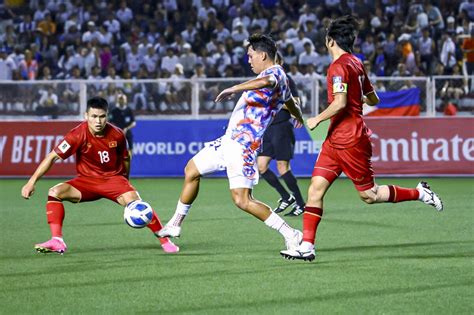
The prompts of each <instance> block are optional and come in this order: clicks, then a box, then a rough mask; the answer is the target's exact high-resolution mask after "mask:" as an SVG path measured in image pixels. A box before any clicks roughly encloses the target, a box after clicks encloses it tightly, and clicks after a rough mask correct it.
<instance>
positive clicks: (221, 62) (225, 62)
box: [212, 42, 232, 77]
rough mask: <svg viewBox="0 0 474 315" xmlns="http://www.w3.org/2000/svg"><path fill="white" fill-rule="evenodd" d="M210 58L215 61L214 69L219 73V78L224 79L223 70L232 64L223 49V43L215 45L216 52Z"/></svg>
mask: <svg viewBox="0 0 474 315" xmlns="http://www.w3.org/2000/svg"><path fill="white" fill-rule="evenodd" d="M212 57H213V58H214V60H215V61H216V62H215V67H216V69H217V71H218V72H219V74H220V76H222V77H224V76H225V69H226V68H227V66H229V65H231V63H232V60H231V58H230V55H229V53H228V52H227V51H226V49H225V45H224V43H221V42H219V44H218V45H217V52H216V53H215V54H214V55H213V56H212Z"/></svg>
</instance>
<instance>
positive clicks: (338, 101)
mask: <svg viewBox="0 0 474 315" xmlns="http://www.w3.org/2000/svg"><path fill="white" fill-rule="evenodd" d="M346 104H347V94H346V93H336V94H334V101H332V103H331V104H329V106H328V107H327V108H326V109H325V110H324V111H322V112H321V113H320V114H319V115H318V116H316V117H311V118H309V119H308V120H306V125H307V126H308V128H309V129H310V130H313V129H314V128H316V127H317V126H318V125H319V124H320V123H321V122H323V121H325V120H328V119H330V118H331V117H333V116H336V115H337V114H338V113H339V112H340V111H341V110H343V109H344V107H346Z"/></svg>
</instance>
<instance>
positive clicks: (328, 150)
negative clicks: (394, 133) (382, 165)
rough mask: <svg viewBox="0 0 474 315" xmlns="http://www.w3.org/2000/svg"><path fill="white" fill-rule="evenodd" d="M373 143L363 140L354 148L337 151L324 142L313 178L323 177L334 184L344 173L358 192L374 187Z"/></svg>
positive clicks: (366, 139) (367, 139)
mask: <svg viewBox="0 0 474 315" xmlns="http://www.w3.org/2000/svg"><path fill="white" fill-rule="evenodd" d="M371 157H372V143H371V142H370V139H369V138H363V139H362V140H361V141H360V142H359V143H357V144H356V145H355V146H353V147H352V148H347V149H335V148H333V147H332V146H330V145H329V142H328V141H324V143H323V147H322V148H321V151H320V152H319V156H318V159H317V160H316V164H315V166H314V170H313V176H322V177H324V178H325V179H327V180H328V181H329V182H330V183H332V182H333V181H334V180H335V179H336V178H337V177H339V175H341V172H344V174H346V176H347V177H349V178H350V179H351V180H352V182H353V183H354V186H355V188H356V189H357V190H358V191H364V190H368V189H370V188H372V187H374V185H375V184H374V170H373V169H372V162H371V160H370V159H371Z"/></svg>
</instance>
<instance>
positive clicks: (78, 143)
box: [54, 122, 128, 178]
mask: <svg viewBox="0 0 474 315" xmlns="http://www.w3.org/2000/svg"><path fill="white" fill-rule="evenodd" d="M54 151H55V152H56V153H57V154H58V155H59V157H60V158H61V159H63V160H65V159H67V158H68V157H70V156H71V155H73V154H76V171H77V174H78V175H79V176H85V177H94V178H104V177H109V176H114V175H123V176H126V169H125V165H124V160H125V159H127V158H128V151H127V142H126V140H125V136H124V134H123V132H122V130H120V129H119V128H117V127H115V126H113V125H111V124H109V123H107V125H106V126H105V128H104V134H103V135H101V136H95V135H93V134H92V133H91V132H90V131H89V128H88V126H87V122H83V123H81V124H80V125H78V126H77V127H75V128H73V129H72V130H71V131H69V132H68V133H67V134H66V136H64V140H63V141H62V142H61V143H59V145H58V146H57V147H56V148H55V149H54Z"/></svg>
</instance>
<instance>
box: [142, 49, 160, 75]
mask: <svg viewBox="0 0 474 315" xmlns="http://www.w3.org/2000/svg"><path fill="white" fill-rule="evenodd" d="M159 61H160V57H159V56H158V54H157V53H156V52H155V49H154V48H153V46H149V47H148V49H147V54H146V55H145V57H143V65H145V67H146V70H147V71H148V73H155V72H156V70H157V69H158V62H159Z"/></svg>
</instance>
